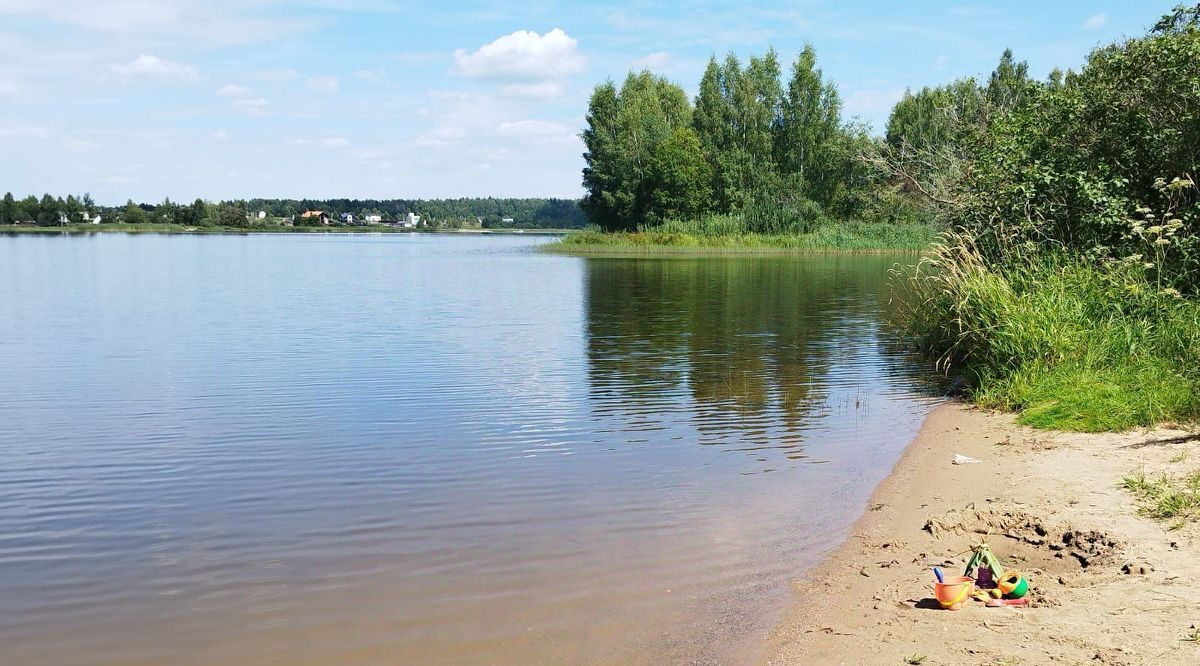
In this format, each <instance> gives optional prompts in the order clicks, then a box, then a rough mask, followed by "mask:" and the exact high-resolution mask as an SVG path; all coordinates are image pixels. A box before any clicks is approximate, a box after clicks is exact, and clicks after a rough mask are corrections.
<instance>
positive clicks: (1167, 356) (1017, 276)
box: [897, 233, 1200, 432]
mask: <svg viewBox="0 0 1200 666" xmlns="http://www.w3.org/2000/svg"><path fill="white" fill-rule="evenodd" d="M897 278H898V279H897V284H898V286H899V288H900V289H901V291H902V292H903V293H902V294H901V303H902V310H901V312H902V314H901V320H902V321H901V323H902V324H903V325H904V327H905V328H906V329H907V330H908V331H909V332H910V333H912V334H913V335H914V336H915V337H916V339H917V340H918V342H919V343H920V344H921V345H922V346H923V347H924V348H925V349H926V350H927V351H928V352H929V353H930V354H931V355H932V356H933V358H934V359H935V361H936V363H937V364H938V366H939V368H941V369H942V370H945V371H951V372H956V373H961V374H962V375H963V377H964V378H965V379H966V380H967V391H968V393H969V395H970V396H971V397H972V398H973V399H974V400H975V401H976V402H977V403H979V404H981V405H983V406H988V407H997V408H1002V409H1007V410H1014V411H1018V412H1020V420H1021V422H1022V423H1025V424H1027V425H1031V426H1035V427H1040V428H1053V429H1061V430H1075V431H1084V432H1097V431H1109V430H1126V429H1128V428H1131V427H1134V426H1147V425H1152V424H1154V423H1157V422H1160V421H1163V420H1169V419H1173V420H1188V419H1194V418H1196V417H1197V416H1200V305H1198V304H1197V303H1196V302H1194V301H1191V300H1188V299H1185V298H1181V297H1179V296H1178V295H1177V294H1173V293H1171V292H1170V291H1167V290H1163V289H1161V288H1160V287H1159V286H1158V285H1156V284H1155V283H1154V282H1153V281H1152V280H1150V279H1149V278H1147V275H1146V272H1145V269H1144V267H1143V266H1142V264H1141V263H1140V262H1127V261H1120V262H1118V261H1108V262H1099V261H1089V260H1086V259H1083V258H1078V257H1071V256H1067V255H1059V254H1053V253H1046V252H1040V253H1030V254H1024V255H1022V254H1020V253H1012V254H1011V255H1010V258H1009V259H1008V260H1007V261H1006V262H1005V263H1004V264H1002V265H999V266H995V267H991V266H989V265H988V263H987V262H986V261H985V260H984V258H983V257H982V255H981V254H980V253H979V251H978V250H977V248H976V247H975V245H974V243H973V241H972V239H971V238H970V237H969V236H967V235H965V234H962V233H951V234H947V235H946V236H945V238H944V239H943V240H942V242H940V243H936V244H935V245H934V246H933V248H932V250H931V251H930V252H929V253H928V254H927V256H926V257H925V258H923V259H922V261H921V262H919V263H918V265H917V266H916V267H915V268H913V269H910V270H908V271H905V272H902V273H899V274H897Z"/></svg>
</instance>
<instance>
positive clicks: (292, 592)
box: [0, 235, 933, 666]
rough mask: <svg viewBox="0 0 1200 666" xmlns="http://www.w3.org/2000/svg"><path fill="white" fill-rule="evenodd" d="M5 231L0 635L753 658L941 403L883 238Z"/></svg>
mask: <svg viewBox="0 0 1200 666" xmlns="http://www.w3.org/2000/svg"><path fill="white" fill-rule="evenodd" d="M540 242H543V241H542V240H541V239H535V238H522V237H486V238H479V237H455V236H423V235H405V236H378V237H375V236H344V237H343V236H308V235H295V236H265V235H254V236H216V237H193V236H122V235H101V236H94V237H71V238H55V237H3V236H0V282H2V284H3V288H2V289H0V350H2V354H3V355H2V356H0V460H3V464H0V663H5V664H8V663H13V664H18V663H19V664H32V665H35V666H36V665H40V664H47V665H49V664H55V665H69V664H142V663H144V664H157V663H173V664H212V663H237V664H310V663H311V664H321V663H339V664H351V663H363V664H366V663H372V664H373V663H380V664H385V663H386V664H395V663H412V664H438V663H446V664H460V663H462V664H476V663H478V664H484V663H511V664H524V663H599V662H605V663H614V662H616V663H631V662H632V663H663V662H680V661H698V662H714V663H715V662H722V663H725V662H728V661H733V660H736V659H738V658H739V657H740V656H744V655H745V654H747V653H746V652H745V650H750V649H752V647H753V645H754V644H755V642H756V641H757V640H759V639H760V637H761V636H762V634H763V632H764V631H766V630H767V629H769V627H770V623H771V621H772V618H773V617H774V613H775V612H776V611H777V610H778V609H779V608H780V607H781V605H782V604H785V603H787V594H788V583H789V581H790V580H791V579H792V578H795V577H796V576H798V575H800V574H801V572H802V571H803V570H804V568H805V567H806V566H809V565H811V564H812V563H813V562H814V560H815V558H817V557H818V556H819V555H820V553H821V552H822V551H823V550H824V549H827V548H830V547H832V546H833V545H835V544H836V542H837V540H838V538H839V537H840V536H841V535H842V534H843V533H844V531H845V529H846V528H847V527H848V525H849V523H850V522H851V521H852V520H853V518H854V517H855V516H856V515H857V513H858V512H860V511H862V509H863V505H864V503H865V501H866V498H867V496H868V495H869V494H870V491H871V489H872V488H873V486H874V485H875V483H877V482H878V481H879V480H880V479H881V478H882V477H883V476H884V475H885V474H886V473H887V470H888V469H889V468H890V467H891V465H892V464H893V463H894V462H895V460H896V458H897V457H898V455H899V452H900V451H901V450H902V448H903V447H904V445H905V443H906V442H907V441H908V440H909V439H910V438H911V437H912V436H913V434H915V432H916V429H917V427H918V426H919V424H920V421H921V419H922V418H923V416H924V414H925V413H926V412H927V410H928V409H929V408H930V406H931V404H932V400H931V399H930V398H929V396H930V395H932V394H933V392H931V390H930V387H929V386H928V385H927V382H928V379H927V378H925V372H924V368H923V367H922V366H921V364H919V363H917V362H915V361H914V359H912V358H910V357H909V356H907V355H906V354H905V353H903V349H902V345H898V344H896V343H894V342H889V339H888V336H887V335H886V334H885V333H884V332H882V331H881V321H882V320H883V319H884V318H885V317H886V316H887V315H888V312H889V307H890V306H889V304H888V301H889V293H888V290H887V287H886V273H887V270H888V268H889V267H890V266H891V265H892V264H893V263H894V262H896V261H897V260H911V258H902V257H887V256H844V257H824V256H804V257H751V258H730V257H721V258H712V259H695V258H687V259H681V258H672V259H581V258H573V257H561V256H551V255H544V254H538V253H535V252H533V251H532V246H533V245H536V244H537V243H540Z"/></svg>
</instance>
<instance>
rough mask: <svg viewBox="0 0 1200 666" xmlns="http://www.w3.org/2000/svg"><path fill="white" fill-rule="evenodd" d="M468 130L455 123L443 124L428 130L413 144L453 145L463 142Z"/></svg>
mask: <svg viewBox="0 0 1200 666" xmlns="http://www.w3.org/2000/svg"><path fill="white" fill-rule="evenodd" d="M466 134H467V130H466V129H465V128H463V127H458V126H455V125H442V126H440V127H437V128H435V129H434V130H433V131H430V132H426V133H424V134H422V135H420V136H418V137H417V138H416V139H414V140H413V144H414V145H417V146H421V147H424V148H433V147H440V146H452V145H456V144H459V143H462V140H463V137H464V136H466Z"/></svg>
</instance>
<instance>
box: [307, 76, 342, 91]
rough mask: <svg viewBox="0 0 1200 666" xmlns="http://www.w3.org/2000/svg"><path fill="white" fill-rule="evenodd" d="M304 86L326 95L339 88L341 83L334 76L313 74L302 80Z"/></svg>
mask: <svg viewBox="0 0 1200 666" xmlns="http://www.w3.org/2000/svg"><path fill="white" fill-rule="evenodd" d="M304 87H306V88H308V89H309V90H311V91H313V92H316V93H324V94H326V95H328V94H332V93H335V92H337V91H339V90H341V89H342V84H341V82H340V81H338V78H337V77H336V76H313V77H310V78H309V79H308V80H306V81H305V82H304Z"/></svg>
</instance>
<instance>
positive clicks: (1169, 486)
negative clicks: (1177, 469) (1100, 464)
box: [1122, 469, 1200, 529]
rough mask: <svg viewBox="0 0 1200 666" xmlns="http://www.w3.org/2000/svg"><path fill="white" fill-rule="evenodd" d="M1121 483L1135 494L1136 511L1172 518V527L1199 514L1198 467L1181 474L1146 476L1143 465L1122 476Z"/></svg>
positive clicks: (1166, 518) (1180, 524)
mask: <svg viewBox="0 0 1200 666" xmlns="http://www.w3.org/2000/svg"><path fill="white" fill-rule="evenodd" d="M1122 485H1123V486H1124V487H1125V489H1126V490H1128V491H1129V492H1131V493H1133V495H1134V497H1136V498H1137V501H1138V507H1139V508H1138V511H1139V513H1141V514H1142V515H1144V516H1149V517H1151V518H1155V519H1158V520H1173V521H1175V522H1174V523H1173V524H1172V529H1178V528H1180V527H1182V526H1183V524H1184V523H1185V522H1186V521H1189V520H1196V519H1197V518H1200V469H1198V470H1195V471H1193V472H1190V473H1188V474H1185V475H1183V476H1171V475H1168V474H1165V473H1163V474H1159V475H1158V476H1155V477H1147V476H1146V470H1144V469H1143V470H1139V471H1138V472H1136V473H1134V474H1130V475H1129V476H1126V477H1125V478H1124V479H1122Z"/></svg>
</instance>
